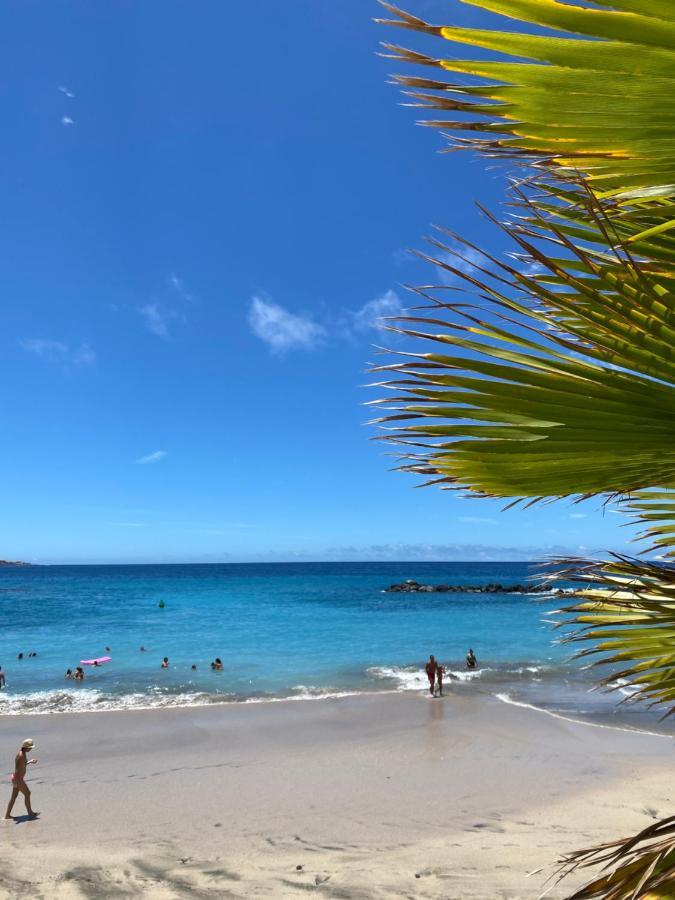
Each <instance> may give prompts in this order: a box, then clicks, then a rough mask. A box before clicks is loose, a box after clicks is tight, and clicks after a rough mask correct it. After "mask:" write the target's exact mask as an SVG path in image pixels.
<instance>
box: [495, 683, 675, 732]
mask: <svg viewBox="0 0 675 900" xmlns="http://www.w3.org/2000/svg"><path fill="white" fill-rule="evenodd" d="M494 696H495V697H496V698H497V700H501V702H502V703H508V704H509V706H519V707H521V708H522V709H531V710H534V712H538V713H542V714H543V715H545V716H551V718H552V719H562V721H563V722H572V723H573V724H575V725H587V726H588V727H589V728H605V729H607V730H608V731H627V732H629V733H630V734H646V735H649V736H650V737H660V738H668V740H672V735H670V734H663V733H662V732H659V731H645V730H644V729H642V728H622V727H621V726H620V725H603V724H601V723H600V722H591V721H589V720H588V719H575V718H573V717H572V716H564V715H562V713H557V712H553V710H551V709H543V708H542V707H541V706H534V705H533V704H532V703H523V701H522V700H514V699H513V697H511V695H510V694H501V693H500V694H495V695H494Z"/></svg>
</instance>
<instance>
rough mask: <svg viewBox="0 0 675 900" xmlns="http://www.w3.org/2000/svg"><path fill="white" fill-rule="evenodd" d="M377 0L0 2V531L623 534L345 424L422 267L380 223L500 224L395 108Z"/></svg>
mask: <svg viewBox="0 0 675 900" xmlns="http://www.w3.org/2000/svg"><path fill="white" fill-rule="evenodd" d="M413 6H414V8H415V9H416V10H418V11H420V12H421V13H422V14H423V15H425V16H428V17H430V18H432V19H433V18H436V19H441V20H452V21H454V22H456V23H459V24H474V23H480V22H484V21H485V18H484V17H483V18H481V17H480V15H479V14H478V13H477V12H476V11H475V10H471V9H470V8H469V7H464V6H461V5H460V4H456V3H452V2H450V3H446V2H443V3H437V2H435V0H434V2H418V3H416V4H413ZM378 14H379V8H378V7H377V5H376V4H374V3H370V2H366V0H340V3H328V2H323V0H288V2H286V3H280V2H278V0H245V2H244V0H228V2H227V3H223V2H215V0H213V2H203V0H199V2H187V0H161V2H160V0H144V2H143V3H138V2H136V0H116V2H115V3H109V4H104V3H91V2H89V0H86V2H78V0H70V2H61V0H49V2H47V0H36V2H25V0H13V2H10V3H9V4H8V5H7V6H5V9H4V15H3V20H4V32H5V50H4V60H3V62H4V78H3V81H2V88H1V93H0V102H1V103H2V106H3V112H2V118H3V122H4V126H5V127H4V138H3V147H4V165H3V166H2V169H1V170H0V196H2V216H0V231H1V234H0V273H1V281H0V285H1V287H0V290H1V291H2V297H3V328H2V334H1V336H0V342H1V345H2V353H1V354H0V360H1V362H0V365H1V366H2V370H3V371H2V383H3V385H4V388H5V389H4V391H3V399H2V420H1V421H2V427H1V430H0V437H1V440H0V461H1V463H2V471H3V473H4V477H3V491H2V512H3V515H2V517H1V518H0V557H5V558H23V559H28V560H32V561H36V562H58V561H68V562H89V561H129V562H142V561H159V562H162V561H167V562H169V561H218V560H223V561H237V560H256V559H275V560H276V559H278V560H283V559H387V558H399V559H412V558H457V559H468V558H475V559H481V558H496V559H499V558H526V557H530V556H532V555H535V554H537V553H540V552H547V551H548V550H550V549H551V548H559V549H565V550H571V551H577V550H578V549H579V548H580V547H582V548H584V550H586V551H588V550H598V549H602V548H604V547H608V546H609V547H613V548H623V547H625V541H626V538H627V537H628V534H627V532H626V531H625V529H622V530H619V529H618V527H617V525H618V521H619V519H618V516H616V515H613V514H611V513H609V512H607V513H605V514H603V512H602V510H601V508H600V504H599V503H598V502H590V503H587V504H585V505H584V506H583V507H572V506H570V505H569V504H565V503H559V504H556V505H554V506H550V507H547V508H545V509H541V510H530V511H526V512H517V511H512V512H508V513H500V512H499V510H500V504H497V503H490V502H483V501H475V500H461V499H460V498H458V497H454V496H451V495H450V494H449V493H441V492H439V491H436V490H432V489H427V490H415V489H414V483H415V482H414V480H413V479H412V478H411V477H410V476H404V475H400V474H393V473H391V472H389V471H388V469H389V468H390V466H391V465H392V464H393V461H392V460H391V459H390V458H388V457H386V456H385V455H384V449H385V448H384V447H383V446H382V445H379V444H377V443H372V442H369V440H368V438H369V436H370V435H371V434H372V431H371V430H369V429H368V428H366V427H364V424H363V423H364V422H365V420H366V419H367V418H368V411H367V410H366V409H364V407H363V405H362V404H363V402H364V401H365V400H366V399H368V398H369V397H370V394H369V392H368V391H367V390H365V389H364V388H363V385H364V384H365V383H366V382H367V381H368V380H369V379H368V376H367V375H366V364H367V362H368V361H369V360H372V359H373V358H374V355H373V354H374V351H373V350H372V348H371V347H372V344H373V343H382V342H383V340H384V338H383V335H382V333H381V332H380V333H378V331H377V330H376V329H375V328H373V327H372V326H373V320H374V317H375V315H376V314H377V313H378V312H387V311H396V309H398V308H400V305H401V304H403V303H404V302H405V291H404V290H403V289H402V288H401V286H400V285H401V283H403V282H414V283H419V282H425V281H429V279H430V277H432V275H433V273H430V272H429V271H428V270H427V268H426V267H425V266H423V265H422V264H421V263H419V262H416V261H413V260H412V259H410V258H409V257H408V255H407V254H406V252H405V248H407V247H412V246H420V244H421V239H422V237H423V235H425V234H426V233H428V232H429V226H430V224H431V223H439V224H446V225H449V226H451V227H453V228H455V229H456V230H460V231H462V232H463V233H464V234H465V235H466V236H467V237H469V238H470V239H472V240H476V241H480V242H482V243H483V244H485V245H487V246H489V247H490V248H491V249H492V250H495V251H499V250H501V249H503V248H502V244H501V239H500V237H499V236H498V235H496V234H495V233H494V231H493V229H492V228H490V227H489V226H488V225H487V224H486V223H485V221H484V220H483V219H482V218H481V217H480V215H479V214H478V212H477V211H476V209H475V206H474V202H475V201H476V200H478V201H481V202H483V203H487V204H489V205H492V206H493V207H494V206H495V205H496V204H497V203H498V202H499V199H500V197H501V194H502V189H503V183H502V175H500V174H499V173H498V172H495V171H494V170H491V169H489V168H488V167H487V166H486V165H485V163H483V162H481V161H479V160H477V159H475V158H471V157H470V156H468V155H464V154H451V155H449V156H448V155H443V154H440V153H438V152H437V151H438V150H439V149H440V148H441V147H442V146H443V143H442V139H441V137H440V135H439V134H438V133H435V132H433V131H432V130H430V129H421V128H416V127H415V126H414V119H415V111H414V110H410V109H404V108H402V107H401V106H400V105H399V103H398V101H399V99H400V98H399V96H398V93H397V91H396V89H395V88H393V87H392V86H390V85H387V84H386V76H387V73H388V72H390V71H391V70H392V68H394V69H395V66H394V67H392V64H391V63H390V62H389V61H387V60H385V59H382V58H379V57H378V56H377V55H376V52H375V51H376V49H377V42H378V41H379V40H381V39H383V38H385V37H387V38H390V39H393V40H400V39H401V37H409V36H407V35H402V34H400V33H398V32H396V33H395V34H393V35H391V34H388V35H385V34H384V33H383V29H382V28H378V27H377V26H375V25H374V24H373V23H372V22H371V17H372V16H373V15H378ZM410 40H412V41H413V42H414V41H415V37H414V36H412V37H410ZM420 43H421V42H420V41H419V40H418V41H417V42H416V46H420ZM422 43H423V42H422Z"/></svg>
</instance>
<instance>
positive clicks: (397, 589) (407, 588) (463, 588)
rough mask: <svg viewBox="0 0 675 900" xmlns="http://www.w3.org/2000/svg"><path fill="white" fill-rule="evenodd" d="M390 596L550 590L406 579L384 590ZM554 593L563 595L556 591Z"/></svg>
mask: <svg viewBox="0 0 675 900" xmlns="http://www.w3.org/2000/svg"><path fill="white" fill-rule="evenodd" d="M386 591H387V593H391V594H431V593H438V594H547V593H550V592H551V588H550V587H549V586H548V585H546V584H501V583H500V582H497V583H496V584H495V583H492V582H491V583H490V584H420V583H419V581H413V579H412V578H408V579H407V580H406V581H402V582H400V583H399V584H392V585H390V586H389V587H388V588H387V589H386ZM554 593H556V594H563V593H564V591H562V590H556V591H555V592H554Z"/></svg>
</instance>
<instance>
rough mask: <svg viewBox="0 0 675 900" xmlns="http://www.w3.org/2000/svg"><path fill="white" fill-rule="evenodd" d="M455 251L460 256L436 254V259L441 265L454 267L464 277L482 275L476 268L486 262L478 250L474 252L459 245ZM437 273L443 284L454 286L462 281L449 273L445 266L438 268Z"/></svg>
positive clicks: (444, 253) (452, 273)
mask: <svg viewBox="0 0 675 900" xmlns="http://www.w3.org/2000/svg"><path fill="white" fill-rule="evenodd" d="M453 249H455V250H456V252H457V254H459V255H458V256H455V254H454V253H446V252H443V253H437V254H435V258H436V259H437V260H438V261H439V262H441V263H446V265H448V266H452V267H453V269H456V270H457V271H458V272H461V273H462V274H463V275H480V274H481V273H480V272H476V266H477V265H484V263H485V260H484V258H483V256H482V255H481V254H480V253H479V252H478V251H477V250H472V249H471V247H464V246H459V245H458V246H457V247H456V248H453ZM436 271H437V272H438V277H439V278H440V279H441V282H442V283H443V284H448V285H454V284H457V283H458V282H460V281H461V278H460V276H459V275H456V274H455V273H454V272H449V271H448V270H447V269H444V268H443V266H436Z"/></svg>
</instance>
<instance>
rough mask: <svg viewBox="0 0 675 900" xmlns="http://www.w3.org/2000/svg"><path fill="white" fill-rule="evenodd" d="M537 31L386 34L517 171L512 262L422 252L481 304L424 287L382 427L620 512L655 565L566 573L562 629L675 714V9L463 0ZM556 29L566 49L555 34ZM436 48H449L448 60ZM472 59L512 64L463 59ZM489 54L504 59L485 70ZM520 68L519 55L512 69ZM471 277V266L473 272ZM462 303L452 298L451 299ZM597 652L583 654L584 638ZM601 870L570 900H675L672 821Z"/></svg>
mask: <svg viewBox="0 0 675 900" xmlns="http://www.w3.org/2000/svg"><path fill="white" fill-rule="evenodd" d="M464 2H468V3H470V4H471V5H473V6H477V7H480V8H482V9H484V10H487V11H490V12H493V13H497V14H501V15H502V16H505V17H508V18H509V19H516V20H520V21H521V22H527V23H529V24H530V25H535V26H540V28H539V29H538V30H537V33H535V34H531V33H530V34H525V33H522V32H519V31H514V32H507V31H501V30H499V31H498V30H490V29H473V28H459V27H453V26H441V25H432V24H429V23H427V22H425V21H424V20H422V19H420V18H418V17H417V16H413V15H411V14H409V13H407V12H403V11H402V10H399V9H397V8H396V7H393V6H391V5H390V4H387V3H384V4H383V5H384V6H385V7H386V8H387V9H388V11H389V12H390V14H391V15H392V16H393V18H392V19H389V20H380V21H385V23H386V24H388V25H390V26H398V27H402V28H405V29H408V30H412V31H417V32H422V33H424V34H426V35H431V36H435V37H438V38H439V39H441V40H445V41H450V42H452V43H453V45H454V46H453V48H452V56H450V54H448V57H438V58H434V57H431V56H428V55H425V54H422V53H420V52H417V51H414V50H410V49H405V48H403V47H400V46H397V45H393V44H385V50H386V55H388V56H389V57H391V58H393V59H395V60H397V61H400V62H406V63H414V64H416V65H420V66H424V67H426V69H427V70H428V72H431V74H432V75H433V76H434V77H422V76H421V75H397V76H394V80H395V81H396V82H397V83H398V84H400V85H401V86H402V87H403V88H404V90H405V94H406V99H407V102H408V103H409V104H411V105H413V106H416V107H420V108H422V109H424V110H439V111H441V112H442V114H443V116H444V118H440V119H426V120H424V122H423V123H422V124H425V125H428V126H432V127H437V128H440V129H442V130H443V131H444V132H445V133H446V136H447V137H448V139H449V140H450V142H451V146H452V147H459V148H462V147H463V148H469V149H472V150H474V151H477V152H479V153H481V154H483V155H484V156H487V157H490V158H496V159H504V160H505V161H506V162H507V163H509V164H510V165H511V166H512V167H513V175H514V182H513V185H512V187H511V188H510V192H509V198H508V199H509V204H510V213H509V216H508V218H507V221H506V222H498V221H497V219H495V218H494V217H493V216H491V215H490V214H489V213H488V215H490V217H491V218H492V221H493V222H494V224H495V227H499V228H502V229H503V230H504V231H505V232H506V233H507V235H508V236H509V238H510V239H511V240H512V241H513V244H514V253H513V254H512V257H510V258H509V259H508V260H506V261H505V260H503V259H496V258H494V257H493V256H491V254H489V253H488V252H486V251H484V250H481V249H480V248H478V247H476V246H474V245H472V244H470V243H468V242H466V241H463V240H462V238H461V237H460V236H458V235H456V234H454V233H452V232H450V231H443V230H439V231H438V232H437V234H436V236H435V237H434V238H432V239H431V241H430V244H429V249H428V250H427V251H426V252H424V253H420V256H422V257H423V258H426V259H428V260H429V261H430V262H431V263H433V264H434V265H435V266H438V267H440V268H442V269H446V270H447V271H448V272H449V273H451V274H452V275H453V276H454V278H455V279H456V280H457V282H458V283H459V284H461V285H463V287H464V290H465V293H466V294H467V295H468V296H467V297H462V298H460V299H459V300H457V299H448V290H447V288H442V287H439V288H436V289H433V288H428V287H426V288H417V289H413V292H414V294H415V296H416V297H417V298H418V299H419V304H420V305H419V307H418V308H416V309H414V310H412V311H411V312H410V314H409V315H406V316H403V317H401V318H399V319H397V320H396V321H395V322H391V323H390V324H389V327H390V329H391V330H393V331H398V332H401V333H404V334H406V335H408V336H410V337H412V338H413V339H414V340H415V341H416V342H417V346H418V347H419V350H418V352H414V353H403V352H400V351H399V352H397V353H392V360H391V361H390V362H388V363H387V364H385V365H382V366H377V367H376V371H377V372H380V373H383V374H382V375H381V377H382V378H383V379H384V380H382V381H380V382H378V386H379V388H380V389H381V390H382V392H383V395H384V396H383V399H379V400H376V401H374V403H375V405H377V406H378V407H380V408H381V409H382V415H381V416H380V417H379V418H378V419H376V422H377V423H378V425H379V426H380V427H381V428H383V429H384V433H383V438H384V439H385V440H387V441H391V442H394V443H395V444H396V445H398V446H399V447H400V448H401V465H400V468H401V469H402V470H403V471H407V472H412V473H414V474H417V475H421V476H424V479H425V483H426V484H437V485H439V486H440V487H441V488H443V489H449V490H460V491H462V492H465V493H469V494H474V495H480V496H487V497H502V498H507V499H508V501H509V505H510V504H512V503H534V502H544V501H549V500H554V499H557V498H561V497H571V498H573V499H574V500H575V501H580V500H583V499H586V498H588V497H592V496H598V495H599V496H604V497H606V498H609V499H614V500H617V499H618V500H619V501H620V503H621V504H622V505H623V507H624V508H625V509H626V511H627V512H628V513H629V514H630V515H631V516H632V517H633V518H634V519H635V521H637V522H639V523H642V525H643V531H642V534H641V535H640V536H641V537H643V538H647V540H648V546H647V549H654V548H656V549H658V551H659V553H660V558H661V561H645V560H640V559H632V558H626V557H620V556H613V557H611V558H609V559H608V560H605V561H600V562H598V561H590V560H566V561H561V560H559V561H558V564H559V565H558V568H559V569H560V564H561V563H562V564H563V566H562V572H561V573H559V577H564V578H565V579H573V580H574V581H575V582H576V583H577V585H578V588H579V591H578V593H577V594H576V595H575V602H574V604H573V605H571V606H569V607H567V608H566V609H565V610H562V611H561V622H562V623H564V624H567V625H572V626H574V627H575V628H576V630H575V631H573V632H572V633H571V634H570V635H569V637H568V638H567V639H568V640H570V641H571V642H573V643H575V644H576V643H577V642H582V643H581V645H580V646H582V647H586V649H582V650H581V653H580V655H582V656H590V657H591V659H594V660H595V664H596V665H609V666H610V670H609V671H610V674H609V675H607V676H606V677H605V679H604V681H603V683H604V684H605V685H606V686H608V687H612V686H614V685H616V683H617V680H618V679H619V678H622V679H627V680H628V681H629V682H631V683H632V685H633V686H634V688H635V697H636V699H638V700H644V701H646V702H648V703H652V704H664V705H665V709H666V714H669V713H670V712H673V711H675V570H674V569H673V568H671V567H670V566H669V565H668V564H667V563H666V562H663V559H665V558H667V557H669V556H671V555H674V554H675V284H674V279H675V230H674V229H675V3H673V0H595V2H593V3H591V2H590V0H589V2H588V3H586V2H585V0H464ZM551 32H553V33H551ZM443 46H446V45H442V44H440V42H439V53H440V52H442V50H441V48H442V47H443ZM461 47H479V48H481V50H482V51H494V52H495V53H497V54H500V55H499V56H498V57H495V58H492V57H490V55H489V54H485V53H484V52H483V53H481V54H479V56H480V58H476V59H462V58H456V54H457V50H458V48H461ZM488 57H490V58H488ZM504 57H506V58H504ZM469 263H470V265H469ZM452 297H453V298H454V297H455V294H454V292H453V294H452ZM584 642H586V643H584ZM598 863H603V864H604V865H605V866H607V867H608V868H606V869H604V870H603V874H602V875H600V876H599V877H597V878H595V879H594V880H593V881H591V882H590V883H589V884H588V885H587V886H586V887H585V888H582V889H581V890H580V891H578V892H577V893H575V894H574V897H575V898H591V897H598V898H608V900H609V898H611V900H628V898H633V897H666V896H669V897H670V896H673V895H674V894H675V817H673V818H671V819H666V820H664V821H662V822H659V823H657V824H656V825H654V826H652V827H651V828H649V829H647V830H646V831H644V832H642V833H640V834H639V835H636V836H635V837H633V838H630V839H624V840H621V841H617V842H615V843H611V844H607V845H603V846H601V847H595V848H590V849H588V850H582V851H578V852H576V853H570V854H569V855H568V856H566V857H565V858H564V859H563V860H562V861H561V873H562V874H563V875H564V874H566V873H567V872H569V871H571V870H573V869H577V868H579V867H586V866H593V865H596V864H598Z"/></svg>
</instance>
